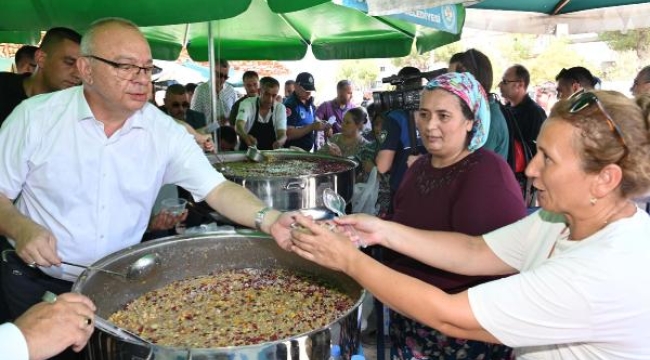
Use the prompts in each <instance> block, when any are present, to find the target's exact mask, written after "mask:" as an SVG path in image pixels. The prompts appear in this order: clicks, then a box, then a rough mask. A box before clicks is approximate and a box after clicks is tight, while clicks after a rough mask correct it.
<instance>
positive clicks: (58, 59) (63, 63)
mask: <svg viewBox="0 0 650 360" xmlns="http://www.w3.org/2000/svg"><path fill="white" fill-rule="evenodd" d="M79 55H80V50H79V44H77V43H76V42H74V41H71V40H68V39H63V40H61V41H60V42H59V43H58V44H55V45H54V46H52V49H50V50H49V51H47V52H45V51H44V50H40V49H39V50H37V51H36V55H35V60H36V63H37V64H38V68H39V69H38V71H39V72H42V73H43V80H44V82H45V84H44V85H45V87H46V88H47V89H48V91H50V92H51V91H57V90H62V89H67V88H69V87H72V86H76V85H79V84H80V83H81V79H80V78H79V71H78V69H77V59H78V58H79Z"/></svg>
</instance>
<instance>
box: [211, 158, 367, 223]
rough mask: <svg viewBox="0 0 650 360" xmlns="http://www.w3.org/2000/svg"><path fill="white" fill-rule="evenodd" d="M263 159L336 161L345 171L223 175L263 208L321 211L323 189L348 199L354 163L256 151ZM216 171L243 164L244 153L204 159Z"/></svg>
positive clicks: (351, 187)
mask: <svg viewBox="0 0 650 360" xmlns="http://www.w3.org/2000/svg"><path fill="white" fill-rule="evenodd" d="M260 152H261V153H262V155H263V156H264V158H266V159H279V160H282V159H323V160H335V161H340V162H342V163H344V164H346V165H348V166H347V167H346V170H344V171H339V172H332V173H325V174H314V175H307V176H273V177H271V176H269V177H239V176H229V175H226V174H224V175H225V176H226V178H227V179H228V180H231V181H233V182H235V183H238V184H240V185H242V186H243V187H245V188H247V189H248V190H250V191H251V192H253V193H254V194H255V195H257V197H259V198H260V199H262V201H264V202H265V203H266V205H268V206H270V207H273V208H275V209H278V210H282V211H290V210H300V209H325V206H324V205H323V191H324V190H325V189H327V188H331V189H332V190H334V191H336V192H338V193H339V194H340V195H341V196H343V198H344V199H345V201H346V202H349V201H350V199H351V198H352V191H353V189H354V175H355V174H354V172H355V168H356V166H357V163H356V162H355V161H353V160H350V159H345V158H339V157H332V156H328V155H321V154H312V153H305V152H300V151H260ZM208 159H209V160H210V162H211V163H212V164H213V165H214V166H215V167H217V168H221V167H223V166H228V163H229V162H234V161H243V160H246V159H247V157H246V153H245V152H225V153H221V154H219V156H218V157H217V156H215V155H208Z"/></svg>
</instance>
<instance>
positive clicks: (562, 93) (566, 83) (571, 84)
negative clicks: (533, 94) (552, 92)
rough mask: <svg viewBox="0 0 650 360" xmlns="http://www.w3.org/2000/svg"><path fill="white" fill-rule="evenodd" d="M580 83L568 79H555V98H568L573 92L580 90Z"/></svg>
mask: <svg viewBox="0 0 650 360" xmlns="http://www.w3.org/2000/svg"><path fill="white" fill-rule="evenodd" d="M580 88H581V87H580V85H578V83H576V82H575V81H571V80H569V79H560V80H558V81H557V98H558V100H564V99H568V98H569V97H570V96H571V95H572V94H573V93H574V92H576V91H578V90H580Z"/></svg>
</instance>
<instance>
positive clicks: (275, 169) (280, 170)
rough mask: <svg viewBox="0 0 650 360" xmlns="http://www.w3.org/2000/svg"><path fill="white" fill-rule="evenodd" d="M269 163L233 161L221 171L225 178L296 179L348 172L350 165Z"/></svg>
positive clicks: (292, 161) (318, 161)
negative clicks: (288, 177) (289, 177)
mask: <svg viewBox="0 0 650 360" xmlns="http://www.w3.org/2000/svg"><path fill="white" fill-rule="evenodd" d="M271 159H272V158H270V157H269V161H265V162H254V161H248V160H243V161H233V162H228V163H227V166H226V167H225V168H224V169H222V170H221V172H222V173H223V174H224V175H225V176H236V177H242V178H249V177H286V176H291V177H296V176H307V175H321V174H330V173H338V172H342V171H346V170H350V169H351V168H352V165H351V164H350V163H348V162H345V161H340V160H335V159H310V158H301V159H284V158H277V159H272V160H271Z"/></svg>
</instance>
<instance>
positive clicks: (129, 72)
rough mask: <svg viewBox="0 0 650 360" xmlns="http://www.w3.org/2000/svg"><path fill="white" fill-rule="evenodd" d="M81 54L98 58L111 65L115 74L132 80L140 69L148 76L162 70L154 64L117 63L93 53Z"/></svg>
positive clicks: (138, 73)
mask: <svg viewBox="0 0 650 360" xmlns="http://www.w3.org/2000/svg"><path fill="white" fill-rule="evenodd" d="M83 56H84V57H88V58H91V59H95V60H99V61H101V62H103V63H104V64H107V65H110V66H112V67H113V68H114V69H115V70H117V76H118V77H119V78H121V79H124V80H134V79H135V78H137V77H138V75H140V72H141V71H142V72H144V75H145V76H148V77H151V75H157V74H160V73H161V72H162V69H161V68H159V67H157V66H156V65H152V66H138V65H134V64H125V63H118V62H115V61H111V60H108V59H104V58H102V57H99V56H95V55H83Z"/></svg>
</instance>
